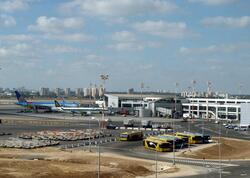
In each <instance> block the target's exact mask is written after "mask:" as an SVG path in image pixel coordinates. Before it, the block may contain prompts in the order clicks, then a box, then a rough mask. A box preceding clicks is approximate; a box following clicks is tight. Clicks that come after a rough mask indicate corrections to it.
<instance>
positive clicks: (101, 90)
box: [98, 86, 105, 97]
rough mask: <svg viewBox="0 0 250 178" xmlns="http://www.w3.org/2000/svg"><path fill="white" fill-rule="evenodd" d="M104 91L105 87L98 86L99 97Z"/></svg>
mask: <svg viewBox="0 0 250 178" xmlns="http://www.w3.org/2000/svg"><path fill="white" fill-rule="evenodd" d="M104 93H105V88H104V87H103V86H100V87H99V92H98V94H99V97H102V96H103V95H104Z"/></svg>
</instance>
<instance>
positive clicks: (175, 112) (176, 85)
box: [172, 82, 179, 165]
mask: <svg viewBox="0 0 250 178" xmlns="http://www.w3.org/2000/svg"><path fill="white" fill-rule="evenodd" d="M178 85H179V83H178V82H175V100H174V118H173V124H172V125H173V134H174V132H175V117H176V114H177V106H176V103H177V87H178ZM173 165H175V137H174V138H173Z"/></svg>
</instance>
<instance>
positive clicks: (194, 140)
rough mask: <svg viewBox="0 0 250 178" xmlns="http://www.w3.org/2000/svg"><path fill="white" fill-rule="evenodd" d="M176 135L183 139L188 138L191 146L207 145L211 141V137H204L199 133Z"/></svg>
mask: <svg viewBox="0 0 250 178" xmlns="http://www.w3.org/2000/svg"><path fill="white" fill-rule="evenodd" d="M175 135H176V136H179V137H182V138H184V137H186V138H188V142H189V144H199V143H205V142H208V141H209V140H210V136H208V135H206V136H203V135H202V134H199V133H192V132H177V133H176V134H175ZM208 139H209V140H208Z"/></svg>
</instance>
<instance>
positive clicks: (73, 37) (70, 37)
mask: <svg viewBox="0 0 250 178" xmlns="http://www.w3.org/2000/svg"><path fill="white" fill-rule="evenodd" d="M44 38H45V39H51V40H61V41H67V42H86V41H91V40H94V39H95V38H94V37H93V36H90V35H86V34H84V33H73V34H47V35H45V36H44Z"/></svg>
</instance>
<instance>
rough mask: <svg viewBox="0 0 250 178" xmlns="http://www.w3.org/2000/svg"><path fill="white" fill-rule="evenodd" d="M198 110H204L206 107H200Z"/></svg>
mask: <svg viewBox="0 0 250 178" xmlns="http://www.w3.org/2000/svg"><path fill="white" fill-rule="evenodd" d="M199 109H200V110H206V109H207V107H206V106H200V107H199Z"/></svg>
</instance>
